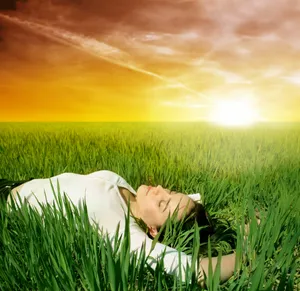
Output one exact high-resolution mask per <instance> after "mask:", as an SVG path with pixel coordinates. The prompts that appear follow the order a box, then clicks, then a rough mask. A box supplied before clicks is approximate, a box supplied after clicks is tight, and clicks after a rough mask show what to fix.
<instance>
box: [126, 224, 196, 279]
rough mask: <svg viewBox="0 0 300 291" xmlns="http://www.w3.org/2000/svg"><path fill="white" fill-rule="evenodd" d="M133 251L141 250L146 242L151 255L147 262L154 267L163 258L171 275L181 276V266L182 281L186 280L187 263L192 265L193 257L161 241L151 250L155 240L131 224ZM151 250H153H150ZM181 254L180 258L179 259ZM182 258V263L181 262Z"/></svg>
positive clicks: (166, 269)
mask: <svg viewBox="0 0 300 291" xmlns="http://www.w3.org/2000/svg"><path fill="white" fill-rule="evenodd" d="M130 237H131V251H139V250H140V249H141V248H142V246H143V244H145V251H146V255H149V257H148V259H147V263H148V264H149V265H150V267H151V268H152V269H155V268H156V265H157V261H158V260H160V259H162V257H163V261H164V268H165V271H166V272H167V273H168V274H170V275H175V276H176V277H178V278H179V277H180V268H181V274H182V278H181V279H182V281H185V272H186V266H187V264H188V265H189V266H191V263H192V257H191V256H188V255H186V254H185V253H183V252H179V251H177V250H176V249H174V248H171V247H168V246H166V245H164V244H161V243H156V245H155V247H154V249H153V250H152V251H151V247H152V242H153V240H152V239H150V238H149V237H148V236H147V235H146V233H144V232H143V231H142V230H141V229H140V228H139V227H138V226H136V225H131V227H130ZM150 251H151V252H150ZM179 256H180V259H179ZM180 260H181V265H179V262H180Z"/></svg>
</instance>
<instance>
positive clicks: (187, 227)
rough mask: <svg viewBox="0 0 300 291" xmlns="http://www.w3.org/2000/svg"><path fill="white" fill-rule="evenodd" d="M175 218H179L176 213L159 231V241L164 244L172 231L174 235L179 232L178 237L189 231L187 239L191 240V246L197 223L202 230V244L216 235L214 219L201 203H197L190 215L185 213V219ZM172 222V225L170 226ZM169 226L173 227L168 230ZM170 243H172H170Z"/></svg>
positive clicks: (200, 231)
mask: <svg viewBox="0 0 300 291" xmlns="http://www.w3.org/2000/svg"><path fill="white" fill-rule="evenodd" d="M174 217H177V213H176V211H175V213H174V214H173V216H172V218H171V219H170V220H169V219H168V220H167V221H166V222H165V223H164V225H162V226H161V228H160V229H159V234H158V235H159V238H158V241H160V242H162V241H163V240H164V239H165V238H166V236H169V234H167V233H168V232H170V231H171V232H173V234H174V232H175V233H176V232H177V235H178V236H180V235H181V234H184V233H185V232H186V231H189V232H190V234H189V235H188V236H187V237H186V240H189V244H191V243H192V241H193V240H191V235H193V233H194V232H193V227H194V225H195V223H196V225H197V226H198V227H199V229H200V230H199V236H200V243H205V242H207V241H208V237H209V236H210V235H212V234H214V225H213V222H212V219H211V217H210V215H209V214H208V212H207V210H206V209H205V208H204V206H203V205H202V204H200V203H195V207H193V209H192V210H191V211H190V212H189V213H185V214H184V215H183V218H182V219H180V220H179V221H178V220H177V219H174ZM171 221H173V222H171ZM170 222H171V224H168V223H170ZM167 225H171V227H169V228H168V226H167ZM178 232H180V233H178ZM167 240H168V239H167ZM169 243H171V242H170V241H169Z"/></svg>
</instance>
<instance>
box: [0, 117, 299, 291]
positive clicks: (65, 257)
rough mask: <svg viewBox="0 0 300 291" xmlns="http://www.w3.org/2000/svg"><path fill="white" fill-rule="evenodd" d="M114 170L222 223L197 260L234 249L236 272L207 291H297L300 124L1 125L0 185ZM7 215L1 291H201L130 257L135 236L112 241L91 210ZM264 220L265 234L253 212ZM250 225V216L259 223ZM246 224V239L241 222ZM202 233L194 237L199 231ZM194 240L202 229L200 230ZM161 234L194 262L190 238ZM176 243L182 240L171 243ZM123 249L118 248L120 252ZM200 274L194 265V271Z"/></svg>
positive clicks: (2, 230)
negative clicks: (193, 200) (185, 199)
mask: <svg viewBox="0 0 300 291" xmlns="http://www.w3.org/2000/svg"><path fill="white" fill-rule="evenodd" d="M102 169H107V170H111V171H114V172H116V173H118V174H119V175H121V176H122V177H124V178H125V179H126V180H127V181H128V182H129V184H131V185H132V186H133V188H135V189H137V187H138V186H139V185H140V184H148V183H150V184H154V185H155V184H160V185H163V186H164V187H166V188H169V189H172V190H177V191H180V192H183V193H196V192H200V193H202V194H203V197H204V202H205V205H206V206H207V208H208V210H209V212H210V213H211V214H212V216H213V219H214V221H215V222H216V225H217V233H216V235H214V236H212V237H211V240H210V242H209V244H206V245H204V246H202V247H200V256H207V255H208V254H211V255H218V254H220V253H222V254H227V253H230V252H232V249H236V252H237V258H238V260H237V267H236V272H235V275H234V276H233V277H232V278H231V279H230V280H229V281H227V282H225V283H223V284H220V283H219V280H218V276H217V275H218V274H215V276H210V277H209V278H208V281H207V286H208V287H207V288H208V289H209V290H253V291H256V290H297V288H298V289H299V290H300V268H299V265H300V259H299V251H300V246H299V243H300V239H299V237H300V200H299V194H300V125H288V126H282V125H268V124H264V125H257V126H255V127H253V128H248V129H242V128H236V129H230V128H218V127H214V126H209V125H206V124H201V123H165V124H163V123H151V124H150V123H132V124H130V123H100V124H97V123H74V124H72V123H70V124H68V123H65V124H64V123H61V124H59V123H56V124H47V123H45V124H35V123H15V124H12V123H11V124H9V123H2V124H0V178H8V179H12V180H19V179H20V180H22V179H26V178H30V177H34V178H39V177H50V176H53V175H57V174H60V173H62V172H76V173H82V174H87V173H90V172H93V171H98V170H102ZM61 203H62V204H65V207H66V208H67V209H68V210H69V211H68V212H67V216H64V215H62V214H61V211H59V209H56V210H51V209H50V208H47V207H46V208H45V213H44V216H43V217H41V216H40V215H39V214H38V213H37V212H36V211H35V210H33V209H31V208H29V207H28V206H26V205H23V208H22V209H21V210H18V211H17V210H13V211H11V212H7V211H6V210H5V208H4V207H3V206H1V208H0V262H1V264H0V290H198V289H199V288H200V287H198V286H197V285H196V284H195V283H194V281H193V279H191V280H192V282H193V283H192V284H188V285H182V286H181V284H180V283H179V282H178V281H177V280H175V279H174V278H173V277H171V276H168V275H166V274H165V273H164V272H163V271H162V269H163V266H162V265H158V266H157V268H156V270H154V271H152V270H151V269H149V267H148V266H147V264H145V260H146V258H145V256H141V257H137V256H134V255H132V256H129V253H128V247H127V246H128V243H130V241H129V238H126V239H124V240H123V241H119V240H115V241H114V242H113V243H112V246H111V244H110V243H109V242H108V241H107V238H105V236H101V235H99V234H98V232H97V229H96V228H95V227H92V226H90V225H89V223H88V217H87V212H86V208H85V207H84V205H82V206H81V207H80V208H79V209H78V208H76V209H73V211H71V208H72V207H71V206H69V205H68V202H67V201H65V202H63V201H61ZM255 208H258V209H259V210H260V212H261V216H262V223H261V225H260V226H257V224H256V223H255V219H253V218H254V209H255ZM251 218H252V219H251ZM245 219H246V220H247V221H248V220H250V221H251V223H250V226H251V227H250V233H249V236H248V238H247V240H246V242H244V241H243V239H242V238H243V235H244V234H243V233H241V232H240V225H243V223H244V221H245ZM193 231H194V230H191V232H193ZM194 234H195V235H196V234H197V232H196V230H195V232H194ZM179 237H180V239H177V241H176V239H175V238H178V232H177V233H175V234H174V233H172V230H171V231H170V234H169V235H167V236H166V237H165V241H168V242H169V243H170V244H171V245H172V242H173V246H174V247H176V248H178V249H182V250H185V251H186V252H187V253H190V254H193V255H194V256H196V254H197V251H198V246H197V244H196V243H195V242H196V237H197V236H195V238H194V243H190V244H187V245H185V244H184V243H183V238H184V237H185V235H184V233H180V235H179ZM173 238H174V239H173ZM117 250H119V251H117ZM188 274H190V275H192V269H191V270H188Z"/></svg>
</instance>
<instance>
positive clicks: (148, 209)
mask: <svg viewBox="0 0 300 291" xmlns="http://www.w3.org/2000/svg"><path fill="white" fill-rule="evenodd" d="M139 207H140V211H141V215H142V218H143V220H144V221H145V222H146V223H147V224H156V223H157V222H158V220H159V218H160V217H159V214H160V213H159V211H158V208H157V206H156V204H155V203H154V202H153V201H152V200H150V199H144V200H143V201H142V202H141V203H140V204H139Z"/></svg>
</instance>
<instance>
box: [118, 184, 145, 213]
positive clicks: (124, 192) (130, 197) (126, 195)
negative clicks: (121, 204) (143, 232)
mask: <svg viewBox="0 0 300 291" xmlns="http://www.w3.org/2000/svg"><path fill="white" fill-rule="evenodd" d="M118 188H119V191H120V193H121V196H122V198H123V199H124V201H125V203H126V205H128V203H129V201H130V212H131V214H132V215H133V216H134V217H135V218H140V216H139V211H138V206H137V203H136V197H135V195H134V194H132V193H131V192H130V191H129V190H128V189H126V188H123V187H118Z"/></svg>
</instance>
